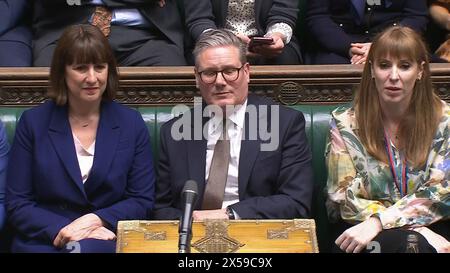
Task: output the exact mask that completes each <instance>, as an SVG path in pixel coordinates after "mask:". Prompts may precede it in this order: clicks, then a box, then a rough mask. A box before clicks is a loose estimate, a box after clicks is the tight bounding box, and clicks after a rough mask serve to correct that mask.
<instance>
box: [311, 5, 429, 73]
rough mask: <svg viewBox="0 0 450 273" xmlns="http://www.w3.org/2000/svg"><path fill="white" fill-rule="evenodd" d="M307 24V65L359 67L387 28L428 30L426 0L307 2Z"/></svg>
mask: <svg viewBox="0 0 450 273" xmlns="http://www.w3.org/2000/svg"><path fill="white" fill-rule="evenodd" d="M306 21H307V26H308V29H309V30H310V34H311V36H312V37H311V38H312V42H311V45H310V46H309V47H308V50H307V53H306V54H305V61H306V63H308V64H350V63H352V64H359V63H364V62H365V60H366V57H367V53H368V51H369V49H370V45H371V40H372V38H373V37H374V36H375V35H376V34H377V33H378V32H381V31H382V30H384V29H386V28H387V27H389V26H393V25H404V26H408V27H411V28H412V29H414V30H416V31H418V32H423V31H425V28H426V24H427V5H426V1H425V0H314V1H308V5H307V17H306Z"/></svg>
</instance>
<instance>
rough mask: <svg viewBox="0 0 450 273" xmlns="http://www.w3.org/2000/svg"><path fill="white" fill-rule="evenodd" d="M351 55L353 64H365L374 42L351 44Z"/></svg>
mask: <svg viewBox="0 0 450 273" xmlns="http://www.w3.org/2000/svg"><path fill="white" fill-rule="evenodd" d="M350 45H351V47H350V50H349V55H350V57H351V59H350V63H351V64H365V63H366V60H367V56H368V54H369V50H370V46H371V45H372V43H352V44H350Z"/></svg>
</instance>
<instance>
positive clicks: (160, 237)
mask: <svg viewBox="0 0 450 273" xmlns="http://www.w3.org/2000/svg"><path fill="white" fill-rule="evenodd" d="M144 239H145V240H147V241H165V240H167V234H166V232H165V231H155V232H145V233H144Z"/></svg>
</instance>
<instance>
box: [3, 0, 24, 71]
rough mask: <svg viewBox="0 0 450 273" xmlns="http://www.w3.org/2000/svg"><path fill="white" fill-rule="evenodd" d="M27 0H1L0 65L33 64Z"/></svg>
mask: <svg viewBox="0 0 450 273" xmlns="http://www.w3.org/2000/svg"><path fill="white" fill-rule="evenodd" d="M27 12H28V5H27V0H4V1H0V66H31V60H32V56H31V39H32V37H31V29H30V27H29V26H28V24H27V23H26V22H25V21H26V19H25V18H26V15H25V14H26V13H27Z"/></svg>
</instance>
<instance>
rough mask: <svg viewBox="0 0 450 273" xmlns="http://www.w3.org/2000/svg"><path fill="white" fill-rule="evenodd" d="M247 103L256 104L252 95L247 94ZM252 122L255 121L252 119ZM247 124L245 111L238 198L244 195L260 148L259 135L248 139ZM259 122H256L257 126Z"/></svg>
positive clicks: (247, 119)
mask: <svg viewBox="0 0 450 273" xmlns="http://www.w3.org/2000/svg"><path fill="white" fill-rule="evenodd" d="M247 105H254V106H258V104H257V103H256V102H255V98H254V97H253V96H252V95H249V96H248V101H247ZM257 113H258V119H260V118H261V117H260V114H259V110H258V109H257ZM252 122H255V121H253V120H252ZM249 124H250V119H249V115H248V112H246V113H245V122H244V140H242V142H241V151H240V153H239V167H238V169H239V175H238V183H239V198H241V197H242V196H244V193H245V190H246V188H247V184H248V180H249V178H250V175H251V173H252V170H253V165H254V164H255V161H256V158H257V156H258V154H259V150H260V148H261V140H260V139H259V136H257V139H256V140H251V139H249V135H250V133H249V127H250V126H249ZM259 124H261V123H260V122H258V124H257V126H259Z"/></svg>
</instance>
